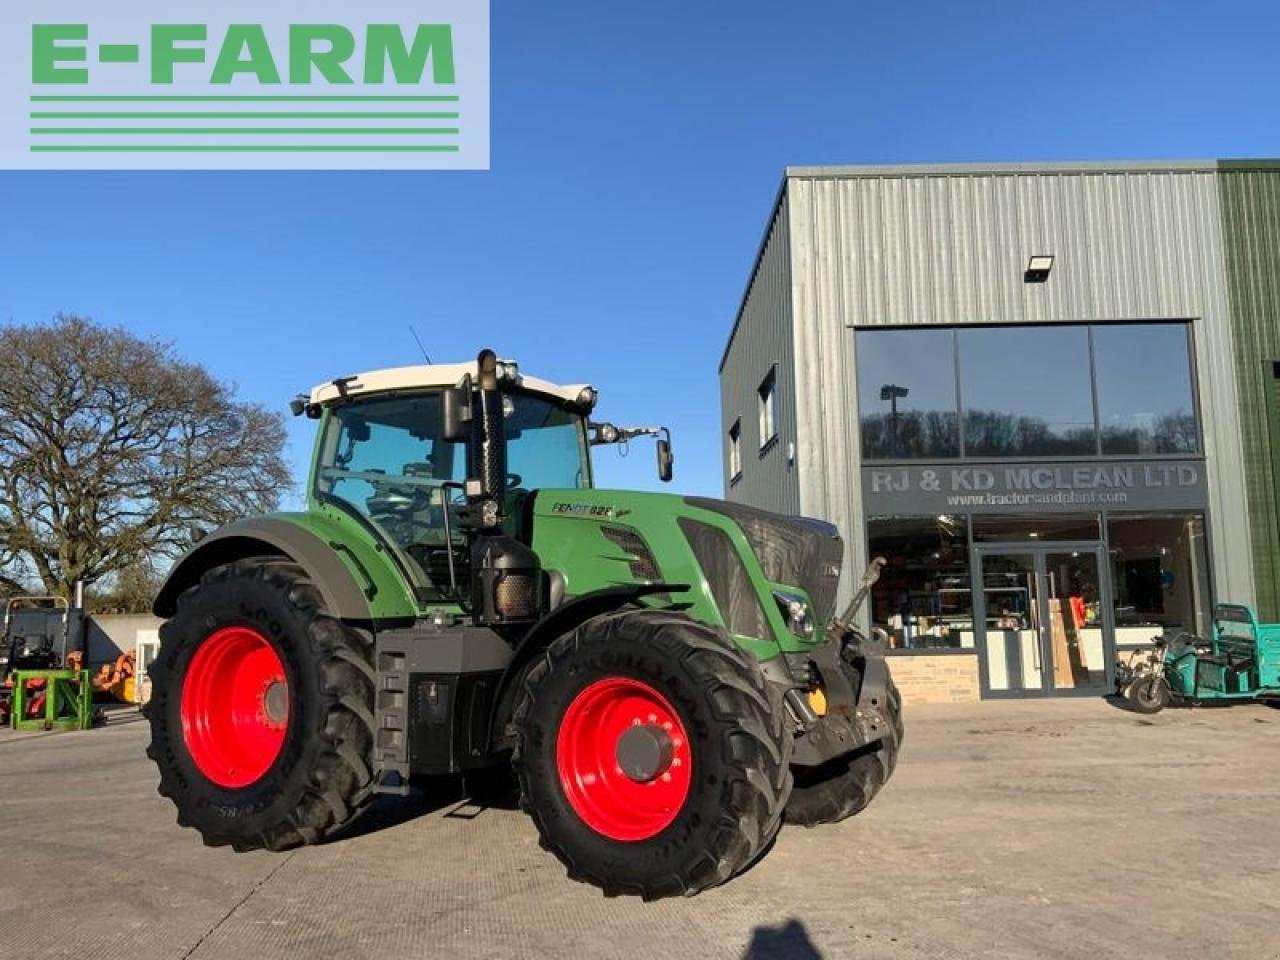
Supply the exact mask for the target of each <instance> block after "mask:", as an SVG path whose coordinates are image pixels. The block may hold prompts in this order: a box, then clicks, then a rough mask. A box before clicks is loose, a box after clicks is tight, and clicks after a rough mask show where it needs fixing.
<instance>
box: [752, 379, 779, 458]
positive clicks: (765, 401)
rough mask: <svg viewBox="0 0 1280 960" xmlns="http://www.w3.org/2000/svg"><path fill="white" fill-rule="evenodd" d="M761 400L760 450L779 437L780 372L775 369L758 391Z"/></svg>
mask: <svg viewBox="0 0 1280 960" xmlns="http://www.w3.org/2000/svg"><path fill="white" fill-rule="evenodd" d="M757 394H758V396H759V400H760V449H761V450H763V449H764V448H765V447H767V446H768V445H769V443H770V442H771V441H772V440H773V439H774V438H775V437H777V436H778V419H777V417H778V371H777V368H776V367H775V368H773V369H771V370H770V371H769V375H768V376H766V377H765V378H764V382H763V383H761V384H760V388H759V390H758V391H757Z"/></svg>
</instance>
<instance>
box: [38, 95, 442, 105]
mask: <svg viewBox="0 0 1280 960" xmlns="http://www.w3.org/2000/svg"><path fill="white" fill-rule="evenodd" d="M457 101H458V98H457V97H456V96H280V95H275V94H262V95H257V96H243V95H242V96H230V95H202V96H120V97H116V96H101V95H95V96H68V95H65V94H64V95H49V94H42V95H39V96H33V97H32V98H31V102H32V103H456V102H457Z"/></svg>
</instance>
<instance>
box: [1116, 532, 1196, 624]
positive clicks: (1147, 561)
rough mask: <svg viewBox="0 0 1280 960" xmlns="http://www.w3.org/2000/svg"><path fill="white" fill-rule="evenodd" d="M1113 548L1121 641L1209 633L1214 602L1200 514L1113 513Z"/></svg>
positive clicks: (1117, 615) (1117, 620)
mask: <svg viewBox="0 0 1280 960" xmlns="http://www.w3.org/2000/svg"><path fill="white" fill-rule="evenodd" d="M1107 547H1108V549H1109V550H1110V553H1111V583H1112V591H1113V594H1114V598H1113V599H1114V601H1115V624H1116V643H1117V644H1118V645H1121V646H1124V645H1127V644H1147V643H1150V642H1151V638H1152V637H1153V636H1156V635H1158V634H1160V633H1162V632H1166V631H1168V632H1171V633H1176V632H1178V631H1181V630H1186V631H1188V632H1190V633H1197V634H1200V635H1202V636H1203V635H1204V634H1205V632H1206V631H1207V630H1208V618H1209V611H1210V610H1211V609H1212V606H1213V605H1212V602H1211V600H1210V596H1209V562H1208V557H1207V551H1206V548H1205V538H1204V518H1203V517H1202V516H1201V515H1200V514H1198V513H1184V514H1178V513H1163V514H1156V513H1151V514H1111V515H1110V516H1108V518H1107Z"/></svg>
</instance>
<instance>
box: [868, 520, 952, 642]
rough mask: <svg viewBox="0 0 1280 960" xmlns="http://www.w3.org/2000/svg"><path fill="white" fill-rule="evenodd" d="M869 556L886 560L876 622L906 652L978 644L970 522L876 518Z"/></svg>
mask: <svg viewBox="0 0 1280 960" xmlns="http://www.w3.org/2000/svg"><path fill="white" fill-rule="evenodd" d="M867 546H868V550H869V552H868V556H872V557H884V558H885V561H886V563H885V566H884V569H883V570H882V571H881V573H880V579H879V580H878V581H877V582H876V584H875V586H873V587H872V588H871V622H872V624H873V625H874V626H876V627H879V628H880V629H882V630H884V631H885V633H886V634H888V637H889V646H890V647H891V648H893V649H895V650H903V651H932V650H940V649H942V650H946V649H968V648H972V647H973V646H974V642H975V638H974V632H973V598H972V594H971V587H970V580H969V545H968V537H967V531H966V528H965V518H964V517H962V516H939V517H870V518H868V520H867Z"/></svg>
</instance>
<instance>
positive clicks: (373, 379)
mask: <svg viewBox="0 0 1280 960" xmlns="http://www.w3.org/2000/svg"><path fill="white" fill-rule="evenodd" d="M468 373H469V374H471V375H472V376H473V377H474V376H475V375H476V365H475V363H474V361H473V362H471V363H432V364H425V363H420V364H418V365H416V366H412V367H391V368H389V369H386V370H370V371H368V372H367V373H359V374H356V375H355V376H354V377H352V378H351V379H350V380H349V382H348V383H347V384H346V391H347V393H348V394H367V393H385V392H386V391H388V390H413V389H416V388H430V387H453V386H457V384H458V382H459V381H460V380H461V379H462V378H463V377H465V376H466V375H467V374H468ZM343 379H346V378H343ZM520 386H521V387H523V388H524V389H525V390H529V391H532V392H533V393H542V394H546V395H547V396H550V397H555V398H556V399H558V400H568V401H573V400H577V399H578V394H580V393H581V392H582V391H583V390H584V389H586V387H587V384H585V383H574V384H567V385H564V386H562V385H560V384H556V383H551V382H550V381H548V380H539V379H538V378H537V377H526V376H524V375H523V374H521V376H520ZM341 396H342V392H341V390H339V389H338V386H337V384H336V383H335V382H334V381H332V380H330V381H328V382H327V383H321V384H318V385H316V386H314V387H312V388H311V402H312V403H316V404H324V403H329V402H331V401H333V400H337V399H339V398H340V397H341Z"/></svg>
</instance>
